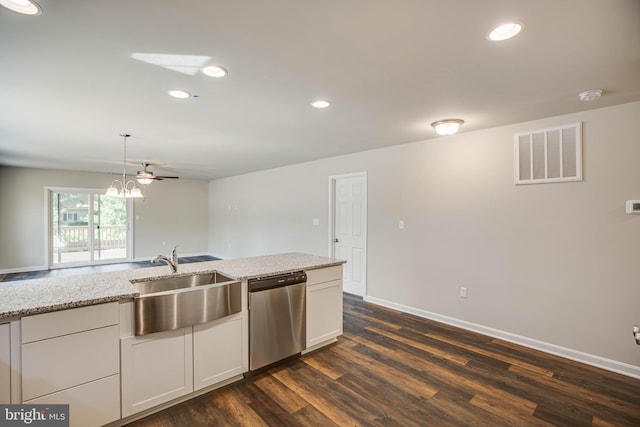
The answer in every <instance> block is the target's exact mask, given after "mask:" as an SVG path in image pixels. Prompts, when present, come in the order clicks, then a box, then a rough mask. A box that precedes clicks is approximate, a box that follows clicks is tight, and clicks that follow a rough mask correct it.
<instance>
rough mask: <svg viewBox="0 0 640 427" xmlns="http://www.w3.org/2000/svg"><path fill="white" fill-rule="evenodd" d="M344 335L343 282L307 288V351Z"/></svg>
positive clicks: (338, 281) (335, 281)
mask: <svg viewBox="0 0 640 427" xmlns="http://www.w3.org/2000/svg"><path fill="white" fill-rule="evenodd" d="M339 335H342V280H332V281H330V282H325V283H320V284H318V285H312V286H308V287H307V349H309V348H310V347H313V346H316V345H318V344H321V343H324V342H325V341H329V340H332V339H334V338H336V337H337V336H339Z"/></svg>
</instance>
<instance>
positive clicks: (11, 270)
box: [0, 265, 48, 274]
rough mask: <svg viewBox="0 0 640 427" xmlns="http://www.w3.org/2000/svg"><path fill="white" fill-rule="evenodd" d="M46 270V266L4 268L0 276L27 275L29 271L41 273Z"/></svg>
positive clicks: (0, 271)
mask: <svg viewBox="0 0 640 427" xmlns="http://www.w3.org/2000/svg"><path fill="white" fill-rule="evenodd" d="M42 270H48V269H47V266H46V265H37V266H35V267H19V268H5V269H2V270H0V274H11V273H28V272H30V271H42Z"/></svg>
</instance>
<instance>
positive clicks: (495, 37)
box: [487, 22, 524, 42]
mask: <svg viewBox="0 0 640 427" xmlns="http://www.w3.org/2000/svg"><path fill="white" fill-rule="evenodd" d="M523 28H524V24H523V23H522V22H508V23H506V24H502V25H500V26H497V27H496V28H494V29H493V30H491V31H490V32H489V33H488V34H487V38H488V39H489V40H491V41H494V42H498V41H502V40H507V39H510V38H511V37H514V36H516V35H517V34H518V33H519V32H520V31H522V29H523Z"/></svg>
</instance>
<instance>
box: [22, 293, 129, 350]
mask: <svg viewBox="0 0 640 427" xmlns="http://www.w3.org/2000/svg"><path fill="white" fill-rule="evenodd" d="M118 320H119V310H118V303H117V302H111V303H107V304H98V305H90V306H87V307H80V308H73V309H71V310H62V311H54V312H51V313H43V314H36V315H33V316H26V317H23V318H22V343H23V344H26V343H29V342H32V341H38V340H43V339H47V338H54V337H59V336H61V335H68V334H73V333H76V332H82V331H87V330H89V329H97V328H102V327H105V326H111V325H116V324H117V323H118Z"/></svg>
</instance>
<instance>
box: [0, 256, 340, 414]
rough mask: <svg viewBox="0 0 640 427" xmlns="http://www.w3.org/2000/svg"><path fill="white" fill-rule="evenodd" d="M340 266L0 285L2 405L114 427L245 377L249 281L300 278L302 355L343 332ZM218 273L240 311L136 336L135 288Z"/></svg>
mask: <svg viewBox="0 0 640 427" xmlns="http://www.w3.org/2000/svg"><path fill="white" fill-rule="evenodd" d="M343 263H344V261H343V260H338V259H333V258H327V257H320V256H315V255H307V254H301V253H287V254H279V255H269V256H259V257H252V258H243V259H230V260H217V261H206V262H199V263H192V264H180V265H179V269H178V272H177V273H175V274H173V273H171V271H170V269H169V268H168V267H167V266H165V265H162V266H159V267H150V268H142V269H135V270H127V271H114V272H108V273H93V274H83V275H78V276H66V277H52V278H43V279H33V280H26V281H19V282H5V283H0V403H23V404H55V403H62V404H70V408H71V409H70V410H71V425H72V426H74V425H78V426H80V425H81V426H88V425H95V426H100V425H120V424H124V423H126V422H129V421H131V420H132V419H136V418H140V417H143V416H146V415H148V414H149V413H152V412H155V411H158V410H160V409H163V408H165V407H168V406H171V405H174V404H176V403H178V402H180V401H184V400H187V399H190V398H192V397H194V396H196V395H198V394H202V393H205V392H208V391H210V390H213V389H215V388H218V387H221V386H224V385H226V384H228V383H230V382H233V381H237V380H240V379H242V378H243V374H245V373H246V372H247V370H248V368H247V357H248V337H247V335H248V307H247V283H248V281H249V280H251V279H255V278H260V277H268V276H272V275H277V274H285V273H290V272H294V271H300V270H304V271H305V272H306V273H307V292H306V301H305V304H306V308H307V312H306V319H307V320H306V350H305V352H306V351H312V350H315V349H317V348H320V347H323V346H324V345H327V344H329V343H331V342H334V341H335V340H336V337H337V336H339V335H340V334H342V264H343ZM203 272H219V273H222V274H224V275H226V276H229V277H232V278H234V279H236V280H237V281H238V282H239V283H240V285H241V286H242V288H241V289H242V303H241V311H240V312H237V313H234V314H233V315H228V316H225V317H224V318H221V319H216V320H214V321H209V322H206V323H202V324H194V325H191V326H188V327H183V328H175V329H172V330H167V331H163V332H157V333H151V334H149V335H144V336H137V335H135V333H134V317H135V313H134V308H133V307H134V301H135V297H137V296H138V295H139V293H138V290H137V288H136V287H135V286H134V285H133V284H132V281H134V282H135V281H139V280H142V279H149V278H162V277H175V276H180V275H189V274H195V273H203Z"/></svg>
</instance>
